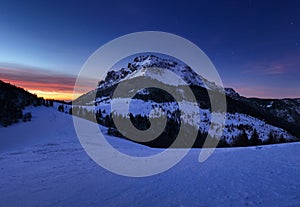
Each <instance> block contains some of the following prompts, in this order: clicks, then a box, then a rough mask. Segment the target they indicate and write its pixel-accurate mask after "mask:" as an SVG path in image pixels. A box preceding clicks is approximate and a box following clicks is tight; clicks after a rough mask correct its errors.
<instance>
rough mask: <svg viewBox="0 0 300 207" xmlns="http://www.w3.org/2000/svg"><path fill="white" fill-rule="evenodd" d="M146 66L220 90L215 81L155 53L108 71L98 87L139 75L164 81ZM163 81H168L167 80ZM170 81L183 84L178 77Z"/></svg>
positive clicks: (192, 83)
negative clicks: (124, 66) (118, 68)
mask: <svg viewBox="0 0 300 207" xmlns="http://www.w3.org/2000/svg"><path fill="white" fill-rule="evenodd" d="M147 68H148V69H149V68H160V69H166V73H169V72H168V71H171V72H173V73H174V74H176V75H177V76H179V77H180V78H181V79H182V80H183V81H184V82H185V84H189V85H196V86H200V87H203V88H206V89H210V90H218V91H221V87H220V86H217V85H216V84H215V83H213V82H210V81H208V80H206V79H205V78H204V77H202V76H201V75H199V74H197V73H196V72H195V71H193V70H192V69H191V68H190V67H189V66H187V65H186V64H184V63H178V62H176V61H174V60H171V59H166V58H161V57H157V56H155V55H146V56H138V57H136V58H135V59H134V60H133V61H132V62H130V63H128V65H127V67H126V68H121V69H120V70H111V71H109V72H108V73H107V75H106V77H105V80H103V81H100V83H99V86H98V89H103V88H107V87H109V86H112V85H114V84H117V83H119V82H121V81H123V80H126V79H131V78H134V77H137V76H139V75H143V76H147V77H152V78H153V79H157V80H161V81H164V79H163V78H160V77H158V74H157V73H154V72H153V71H152V72H147V71H148V69H147ZM163 77H164V78H165V77H167V75H166V76H163ZM164 82H165V83H168V82H167V81H164ZM170 82H171V84H172V85H175V83H176V85H180V84H184V83H182V82H181V81H179V80H178V79H174V80H172V81H169V83H170Z"/></svg>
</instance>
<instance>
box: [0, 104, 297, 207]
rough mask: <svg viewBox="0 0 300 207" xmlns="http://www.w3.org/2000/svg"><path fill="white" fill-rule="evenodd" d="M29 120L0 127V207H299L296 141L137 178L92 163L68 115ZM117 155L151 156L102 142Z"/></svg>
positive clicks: (222, 152)
mask: <svg viewBox="0 0 300 207" xmlns="http://www.w3.org/2000/svg"><path fill="white" fill-rule="evenodd" d="M27 110H29V111H31V112H32V115H33V118H32V121H31V122H26V123H23V122H22V123H18V124H14V125H12V126H9V127H8V128H3V127H1V128H0V134H1V140H0V144H1V148H0V175H1V180H0V205H1V206H6V207H9V206H75V207H76V206H300V192H299V188H300V157H299V156H298V154H299V152H300V143H289V144H281V145H268V146H262V147H248V148H225V149H216V151H215V153H214V154H213V155H212V156H211V157H210V158H209V159H208V160H207V161H206V162H204V163H199V162H198V156H199V152H200V149H192V150H191V151H190V152H189V153H188V155H187V156H186V157H185V158H184V159H183V160H182V161H181V162H180V163H179V164H177V165H176V166H175V167H173V168H171V169H170V170H168V171H166V172H164V173H161V174H158V175H155V176H151V177H145V178H129V177H124V176H119V175H115V174H113V173H110V172H109V171H107V170H105V169H103V168H101V167H100V166H98V165H97V164H96V163H94V162H93V161H92V160H91V159H90V158H89V157H88V155H87V154H86V153H85V152H84V150H83V149H82V147H81V145H80V144H79V141H78V139H77V137H76V134H75V131H74V127H73V123H72V117H71V116H70V115H67V114H64V113H61V112H58V111H57V109H56V108H54V109H52V108H46V107H39V108H34V107H29V108H28V109H27ZM107 139H109V141H110V142H111V143H113V145H114V146H115V147H116V148H118V149H119V150H120V151H124V152H128V153H129V152H130V153H133V154H135V155H143V154H145V153H147V152H149V151H151V152H156V151H157V152H159V151H160V150H157V149H151V148H149V147H146V146H142V145H138V144H135V143H131V142H129V141H127V140H123V139H120V138H114V137H107Z"/></svg>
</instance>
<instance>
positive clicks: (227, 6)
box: [0, 0, 300, 97]
mask: <svg viewBox="0 0 300 207" xmlns="http://www.w3.org/2000/svg"><path fill="white" fill-rule="evenodd" d="M299 11H300V1H296V0H295V1H254V0H245V1H243V0H237V1H233V0H230V1H188V0H185V1H142V0H139V1H96V0H87V1H71V0H70V1H46V0H45V1H38V0H37V1H30V0H27V1H21V0H20V1H17V0H13V1H9V0H8V1H0V79H4V80H6V81H10V82H12V83H14V84H17V85H20V86H22V87H25V88H27V89H29V90H31V91H43V90H44V91H47V92H48V93H49V94H50V93H51V92H53V93H54V92H61V93H69V92H70V90H71V85H72V84H73V82H74V79H75V77H76V75H77V74H78V72H79V71H80V68H81V66H82V65H83V64H84V62H85V61H86V60H87V58H88V57H89V56H90V55H91V54H92V53H93V52H94V51H95V50H96V49H97V48H99V47H100V46H101V45H103V44H105V43H106V42H108V41H110V40H112V39H114V38H117V37H119V36H121V35H125V34H128V33H132V32H138V31H145V30H147V31H149V30H155V31H164V32H170V33H174V34H177V35H180V36H182V37H184V38H187V39H188V40H190V41H192V42H193V43H195V44H196V45H198V46H199V47H200V48H201V49H202V50H203V51H204V52H205V53H206V54H207V55H208V56H209V58H210V59H211V60H212V62H213V63H214V64H215V66H216V68H217V70H218V72H219V74H220V76H221V78H222V80H223V82H224V84H225V86H226V87H233V88H235V89H236V90H237V91H238V92H239V93H241V94H242V95H244V96H257V97H300V81H299V76H300V12H299ZM20 74H22V75H23V79H22V80H20V79H21V77H20ZM43 75H44V76H46V77H48V79H47V81H46V82H45V81H44V82H43V80H44V79H46V78H41V77H44V76H43ZM58 77H59V78H58ZM62 77H63V78H65V80H66V81H62V79H60V78H62ZM49 80H52V81H53V82H51V81H49ZM58 80H59V81H58ZM49 82H50V83H49ZM30 84H31V85H30ZM47 84H48V85H49V84H50V85H52V86H53V88H52V89H50V88H49V87H48V85H47ZM59 84H61V86H60V85H59ZM63 84H65V85H63Z"/></svg>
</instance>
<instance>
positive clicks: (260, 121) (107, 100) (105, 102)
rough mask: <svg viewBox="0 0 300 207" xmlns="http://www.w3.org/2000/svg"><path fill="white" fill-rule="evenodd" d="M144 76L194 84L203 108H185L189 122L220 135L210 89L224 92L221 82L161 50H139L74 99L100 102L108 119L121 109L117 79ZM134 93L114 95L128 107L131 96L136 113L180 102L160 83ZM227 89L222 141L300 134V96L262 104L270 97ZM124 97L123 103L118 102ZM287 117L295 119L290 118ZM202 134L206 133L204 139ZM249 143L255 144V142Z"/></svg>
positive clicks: (279, 138) (166, 108) (269, 140)
mask: <svg viewBox="0 0 300 207" xmlns="http://www.w3.org/2000/svg"><path fill="white" fill-rule="evenodd" d="M172 74H173V76H172ZM174 74H175V78H174ZM141 77H143V78H146V79H153V80H156V81H158V82H160V83H163V84H166V85H169V86H172V87H174V88H176V89H175V91H176V92H177V93H182V92H183V91H184V90H181V87H182V86H183V85H185V84H188V85H189V86H190V88H191V89H192V91H193V93H194V95H195V96H196V98H197V101H198V104H199V105H200V111H194V112H192V113H191V114H181V117H182V118H183V120H184V122H185V123H187V124H189V125H192V126H194V127H197V128H199V133H200V134H201V135H203V136H205V134H207V133H209V135H210V136H211V137H214V136H215V134H214V133H213V132H211V131H209V130H208V129H209V126H210V125H211V124H213V123H211V120H210V118H211V112H210V102H209V97H208V94H207V90H210V91H211V92H212V93H213V94H215V95H216V96H218V94H219V93H220V92H221V91H222V89H221V87H219V86H217V85H216V84H215V83H213V82H210V81H208V80H206V79H205V78H204V77H202V76H200V75H198V74H197V73H195V72H194V71H193V70H192V69H191V68H190V67H189V66H187V65H185V64H184V63H180V62H178V61H175V60H172V59H168V58H161V57H158V56H155V55H144V56H137V57H135V58H134V59H133V61H131V62H129V63H128V65H127V67H126V68H121V69H119V70H111V71H109V72H108V73H107V75H106V77H105V79H104V80H102V81H100V82H99V85H98V87H97V88H96V89H95V90H93V91H91V92H89V93H87V94H85V95H83V96H81V97H79V98H78V99H77V100H75V101H74V104H76V105H95V106H96V107H95V108H93V110H94V112H95V113H97V112H98V115H99V114H100V115H101V117H97V119H98V121H99V123H101V124H106V122H105V121H103V120H104V118H105V116H110V113H116V112H115V111H111V110H110V109H111V107H110V106H111V104H112V102H111V101H112V94H113V92H114V90H115V88H116V87H117V85H118V84H119V83H121V82H126V81H129V80H133V79H138V78H141ZM132 93H133V94H136V95H135V96H134V99H133V100H129V99H128V100H124V99H126V97H120V98H119V100H118V99H114V100H113V101H114V104H117V105H118V107H119V108H120V107H121V108H122V104H121V103H124V101H125V102H126V101H127V102H130V106H131V107H130V113H131V114H132V115H134V116H139V115H141V116H146V117H147V116H149V112H150V111H151V110H152V109H154V108H160V109H163V111H164V112H165V113H166V114H168V115H169V118H171V114H172V113H173V112H174V111H176V110H178V103H176V102H174V99H172V97H170V96H168V95H167V94H166V93H162V92H161V91H160V90H158V89H149V88H146V89H143V90H140V91H133V92H132ZM225 94H226V97H227V105H228V112H227V121H226V123H225V129H224V130H223V135H222V142H221V144H223V145H222V146H227V145H230V146H240V145H243V144H241V143H239V141H238V139H242V137H247V139H248V140H249V142H250V140H251V138H252V137H253V136H256V134H257V135H258V136H259V142H258V143H278V142H287V141H296V140H299V139H298V138H297V137H300V132H299V130H297V127H298V126H299V127H300V125H299V122H298V121H299V120H300V113H299V112H300V103H299V102H298V101H297V100H296V101H295V102H293V103H294V104H293V106H291V107H288V109H287V108H286V109H278V106H279V105H280V104H273V105H271V102H269V104H268V105H264V104H262V102H264V101H263V100H262V99H255V100H254V99H248V98H245V97H241V96H240V95H239V94H238V93H237V92H236V91H235V90H234V89H232V88H225ZM183 96H184V94H183ZM118 101H119V102H120V104H118V103H117V102H118ZM182 101H184V100H182ZM282 101H283V102H284V103H285V105H284V106H286V105H287V104H286V102H287V101H286V100H273V101H272V103H281V102H282ZM275 105H276V107H275ZM290 105H291V104H290ZM274 110H276V111H277V112H278V113H276V114H277V115H274V114H273V113H274ZM99 111H104V112H105V113H102V112H101V113H99ZM120 111H122V110H119V112H117V113H118V115H121V116H124V117H127V118H128V114H126V113H125V114H124V113H123V114H122V112H120ZM124 111H125V109H124ZM284 111H289V112H291V114H292V115H288V116H285V115H284ZM294 112H295V113H294ZM199 116H200V117H201V119H200V123H199V122H197V121H195V120H197V118H199ZM173 118H174V117H173ZM286 119H287V121H288V122H289V124H286V122H285V120H286ZM299 127H298V129H299ZM142 128H143V127H142ZM216 130H217V129H216ZM175 131H176V130H175ZM216 133H217V132H216ZM115 135H118V136H119V135H120V134H119V133H116V134H115ZM165 136H169V134H168V133H166V134H165ZM200 139H201V136H200V138H198V140H200ZM170 140H172V139H170ZM244 141H245V140H244ZM200 143H202V142H200ZM245 145H249V143H246V144H245ZM150 146H160V143H159V141H158V143H155V144H153V143H152V144H150ZM162 146H165V145H162ZM196 146H197V147H199V146H201V144H199V143H198V145H196ZM160 147H161V146H160Z"/></svg>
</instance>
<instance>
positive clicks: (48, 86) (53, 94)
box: [1, 78, 93, 101]
mask: <svg viewBox="0 0 300 207" xmlns="http://www.w3.org/2000/svg"><path fill="white" fill-rule="evenodd" d="M1 80H2V81H4V82H6V83H10V84H12V85H15V86H17V87H21V88H23V89H25V90H27V91H29V92H30V93H32V94H36V95H37V96H38V97H43V98H44V99H55V100H62V101H72V100H74V99H76V98H78V97H79V96H81V95H82V94H84V93H86V92H88V91H90V90H92V89H93V88H85V90H83V92H82V93H77V94H73V85H67V84H63V83H62V84H57V83H37V82H33V81H15V80H8V79H3V78H2V79H1Z"/></svg>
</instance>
